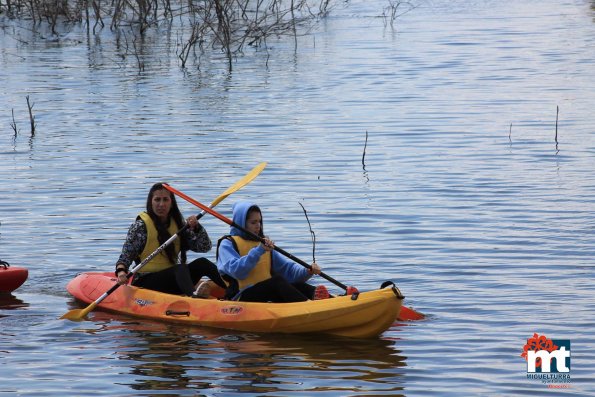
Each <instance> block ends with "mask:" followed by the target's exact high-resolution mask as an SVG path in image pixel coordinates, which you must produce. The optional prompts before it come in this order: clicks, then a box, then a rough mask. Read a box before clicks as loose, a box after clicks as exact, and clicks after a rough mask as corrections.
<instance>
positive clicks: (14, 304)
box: [0, 293, 29, 318]
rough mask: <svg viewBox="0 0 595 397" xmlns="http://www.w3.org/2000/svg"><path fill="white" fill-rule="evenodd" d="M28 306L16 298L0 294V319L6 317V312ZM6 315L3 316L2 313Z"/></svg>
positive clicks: (11, 295)
mask: <svg viewBox="0 0 595 397" xmlns="http://www.w3.org/2000/svg"><path fill="white" fill-rule="evenodd" d="M27 306H29V304H28V303H26V302H25V301H23V300H21V299H19V298H17V297H16V296H14V295H13V294H6V293H0V318H1V317H5V316H8V315H9V313H8V310H16V309H21V308H24V307H27ZM5 310H6V311H7V313H6V314H3V312H4V311H5Z"/></svg>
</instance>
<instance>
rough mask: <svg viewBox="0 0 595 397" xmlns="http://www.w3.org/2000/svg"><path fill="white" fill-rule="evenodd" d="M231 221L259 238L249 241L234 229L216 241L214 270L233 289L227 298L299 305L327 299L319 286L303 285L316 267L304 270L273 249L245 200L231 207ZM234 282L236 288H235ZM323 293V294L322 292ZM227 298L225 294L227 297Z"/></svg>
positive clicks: (258, 215)
mask: <svg viewBox="0 0 595 397" xmlns="http://www.w3.org/2000/svg"><path fill="white" fill-rule="evenodd" d="M232 209H233V222H234V223H235V224H237V225H238V226H240V227H241V228H243V229H245V230H247V231H249V232H251V233H253V234H255V235H257V236H259V237H261V238H262V239H263V240H262V241H263V242H261V240H255V239H252V238H251V237H250V236H248V235H247V234H246V233H244V232H243V231H242V230H240V229H239V228H236V227H234V226H232V227H231V229H230V235H227V236H223V237H222V238H221V239H219V243H218V247H217V268H218V269H219V273H221V274H222V275H223V278H224V279H228V280H230V281H231V283H232V287H231V288H230V289H231V290H234V291H233V292H232V294H231V296H228V297H229V298H232V299H235V300H241V301H247V302H302V301H306V300H308V299H313V298H314V296H317V298H318V299H320V298H323V297H328V291H326V288H325V287H324V286H322V285H320V286H318V287H316V288H315V287H314V286H312V285H309V284H307V283H306V281H307V280H308V279H310V277H312V275H314V274H320V271H321V270H320V267H319V266H318V264H316V263H312V268H311V269H307V268H305V267H303V266H301V265H299V264H297V263H295V262H293V261H292V260H290V259H288V258H286V257H285V256H283V255H281V254H280V253H278V252H277V251H275V250H274V244H273V241H271V240H270V239H268V237H266V236H265V235H264V232H263V227H262V213H261V211H260V208H259V207H258V206H257V205H255V204H253V203H250V202H248V201H239V202H237V203H235V204H234V205H233V207H232ZM236 283H237V285H235V284H236ZM323 290H324V291H323ZM228 295H229V294H228Z"/></svg>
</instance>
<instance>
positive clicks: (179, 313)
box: [165, 310, 190, 317]
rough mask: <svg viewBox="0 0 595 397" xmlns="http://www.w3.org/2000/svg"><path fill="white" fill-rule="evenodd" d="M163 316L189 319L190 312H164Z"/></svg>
mask: <svg viewBox="0 0 595 397" xmlns="http://www.w3.org/2000/svg"><path fill="white" fill-rule="evenodd" d="M165 315H166V316H186V317H190V312H189V311H185V312H179V311H176V310H166V311H165Z"/></svg>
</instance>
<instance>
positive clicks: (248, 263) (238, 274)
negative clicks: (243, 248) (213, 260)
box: [217, 240, 266, 280]
mask: <svg viewBox="0 0 595 397" xmlns="http://www.w3.org/2000/svg"><path fill="white" fill-rule="evenodd" d="M265 252H266V251H265V249H264V248H262V247H261V246H260V245H258V246H256V247H254V248H252V249H251V250H250V252H248V255H245V256H240V254H239V253H238V251H236V250H235V248H234V247H233V243H232V242H231V241H229V240H223V241H221V244H220V245H219V258H218V259H217V269H219V273H223V274H227V275H230V276H231V277H233V278H235V279H237V280H243V279H245V278H246V277H248V274H250V271H251V270H252V269H254V266H256V263H258V260H259V259H260V257H261V256H262V254H264V253H265Z"/></svg>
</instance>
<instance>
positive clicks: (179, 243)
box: [115, 183, 226, 298]
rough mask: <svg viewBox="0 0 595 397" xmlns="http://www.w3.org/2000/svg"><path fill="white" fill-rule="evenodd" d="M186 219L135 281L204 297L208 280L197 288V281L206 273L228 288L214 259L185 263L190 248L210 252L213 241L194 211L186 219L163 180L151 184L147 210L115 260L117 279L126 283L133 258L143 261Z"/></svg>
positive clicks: (136, 223)
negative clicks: (175, 237) (174, 236)
mask: <svg viewBox="0 0 595 397" xmlns="http://www.w3.org/2000/svg"><path fill="white" fill-rule="evenodd" d="M186 222H187V223H188V228H187V229H186V230H185V231H184V232H182V233H181V235H180V236H178V238H177V239H176V240H175V241H174V243H173V244H170V245H169V246H167V248H166V249H165V250H164V251H162V252H161V253H160V254H159V255H157V256H156V257H155V258H153V259H151V260H150V261H149V262H148V263H147V264H146V265H144V266H143V267H142V268H141V269H140V270H139V271H138V272H137V273H135V275H134V278H133V279H132V285H135V286H137V287H143V288H147V289H151V290H155V291H161V292H166V293H170V294H184V295H188V296H195V297H203V298H204V297H207V296H208V284H207V283H201V285H199V287H198V288H196V290H195V285H196V284H197V283H198V282H199V280H200V279H201V277H203V276H207V277H208V278H210V279H211V280H212V281H214V282H215V283H216V284H217V285H219V286H220V287H223V288H226V284H225V282H224V281H223V280H222V279H221V276H220V275H219V272H218V271H217V267H216V266H215V265H214V264H213V262H211V261H209V260H208V259H206V258H198V259H195V260H194V261H192V262H190V263H189V264H186V251H187V250H191V251H195V252H207V251H209V250H210V249H211V246H212V243H211V240H210V238H209V235H208V234H207V231H206V230H205V228H204V227H203V226H202V225H201V224H200V223H199V222H198V219H197V217H196V216H195V215H192V216H189V217H188V218H187V219H186V221H184V218H183V217H182V213H181V212H180V209H179V208H178V204H177V202H176V198H175V196H174V195H173V193H171V192H170V191H168V190H167V189H165V188H164V187H163V185H162V184H161V183H156V184H154V185H153V186H152V187H151V190H149V194H148V196H147V205H146V211H144V212H142V213H140V214H139V215H138V216H137V218H136V220H135V222H134V223H133V224H132V225H131V226H130V229H129V230H128V235H127V236H126V241H125V242H124V246H123V247H122V253H121V254H120V258H119V259H118V261H117V263H116V271H115V274H116V277H117V278H118V283H120V284H126V283H127V281H128V280H127V278H126V274H127V273H128V268H129V267H130V264H131V263H132V262H133V261H136V262H137V263H139V262H140V261H143V260H144V259H145V258H147V257H148V256H149V255H150V254H151V253H153V252H154V251H155V250H157V248H159V247H160V246H161V245H162V244H163V243H164V242H165V241H167V239H169V238H170V237H171V236H173V235H174V234H175V233H177V232H178V230H179V229H180V228H182V227H183V226H184V224H185V223H186ZM178 259H179V260H178ZM205 290H206V291H205Z"/></svg>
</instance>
